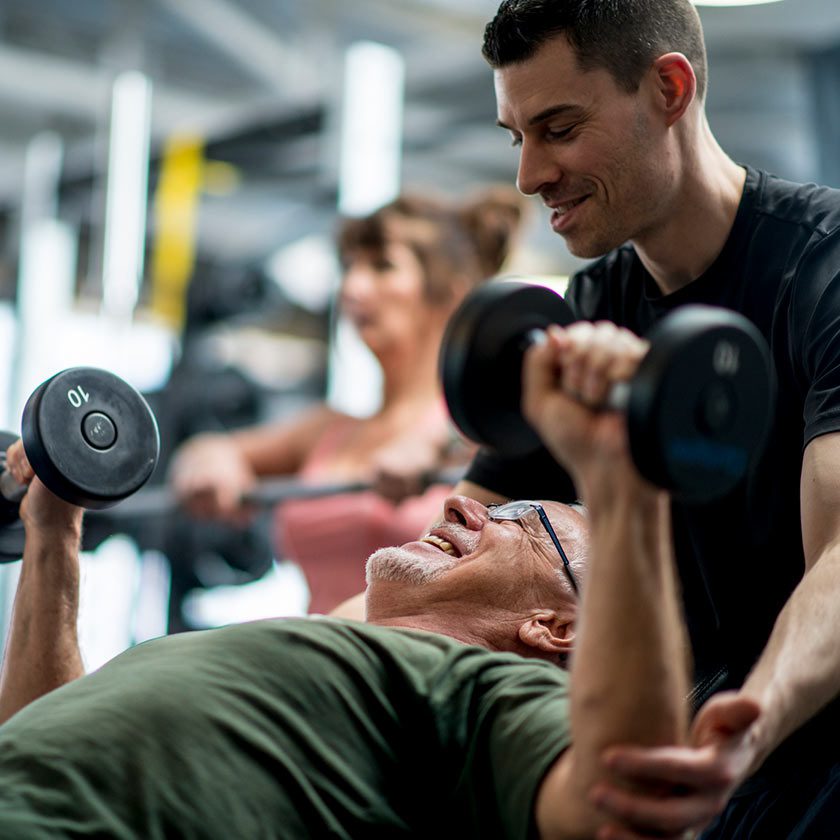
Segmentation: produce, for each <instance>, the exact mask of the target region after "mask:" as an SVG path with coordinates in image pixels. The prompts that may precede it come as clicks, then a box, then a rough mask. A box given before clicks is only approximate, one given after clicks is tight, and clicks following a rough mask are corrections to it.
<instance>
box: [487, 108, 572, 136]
mask: <svg viewBox="0 0 840 840" xmlns="http://www.w3.org/2000/svg"><path fill="white" fill-rule="evenodd" d="M582 111H583V109H582V108H581V107H580V105H552V106H551V107H550V108H545V109H544V110H542V111H540V112H539V114H534V116H533V117H531V119H530V120H528V125H538V124H539V123H541V122H545V121H546V120H550V119H552V118H553V117H557V116H561V115H562V116H565V115H566V114H569V113H581V112H582ZM496 125H497V126H498V127H499V128H506V129H507V130H508V131H513V130H514V129H512V128H511V127H510V126H509V125H506V124H505V123H503V122H502V121H501V120H496Z"/></svg>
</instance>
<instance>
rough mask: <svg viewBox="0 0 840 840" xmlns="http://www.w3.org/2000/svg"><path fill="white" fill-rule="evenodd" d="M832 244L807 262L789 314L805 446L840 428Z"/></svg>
mask: <svg viewBox="0 0 840 840" xmlns="http://www.w3.org/2000/svg"><path fill="white" fill-rule="evenodd" d="M828 244H829V243H826V245H828ZM830 244H832V245H833V247H824V248H821V249H818V253H817V254H816V255H813V256H812V257H811V258H810V259H809V260H807V261H805V263H804V264H803V267H802V269H801V272H800V277H799V279H798V284H797V285H798V287H799V290H798V292H797V294H796V297H795V300H794V306H793V307H792V314H791V317H792V323H791V333H790V334H791V337H792V350H793V353H794V358H796V356H797V355H798V356H799V365H798V366H797V367H798V369H799V372H800V375H801V376H802V379H803V381H804V383H805V401H804V406H803V420H804V425H805V428H804V439H803V446H806V445H807V444H808V443H809V442H810V441H811V440H813V439H814V438H815V437H818V436H820V435H824V434H828V433H830V432H836V431H840V243H830ZM803 286H805V287H806V288H805V291H804V293H803V291H802V287H803Z"/></svg>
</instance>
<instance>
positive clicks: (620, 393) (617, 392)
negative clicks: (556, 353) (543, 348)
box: [525, 327, 631, 411]
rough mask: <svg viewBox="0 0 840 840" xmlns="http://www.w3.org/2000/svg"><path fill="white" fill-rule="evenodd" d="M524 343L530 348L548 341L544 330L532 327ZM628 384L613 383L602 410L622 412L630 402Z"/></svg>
mask: <svg viewBox="0 0 840 840" xmlns="http://www.w3.org/2000/svg"><path fill="white" fill-rule="evenodd" d="M525 341H526V342H527V344H528V345H529V346H530V345H532V344H539V345H542V344H545V343H546V341H548V334H547V333H546V331H545V330H542V329H539V328H537V327H534V328H533V329H530V330H528V332H527V334H526V336H525ZM630 390H631V384H630V382H615V383H613V385H612V386H611V387H610V390H609V392H608V393H607V398H606V400H604V405H603V408H604V409H605V410H607V411H624V410H625V409H626V408H627V405H628V403H629V402H630Z"/></svg>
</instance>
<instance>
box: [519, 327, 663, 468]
mask: <svg viewBox="0 0 840 840" xmlns="http://www.w3.org/2000/svg"><path fill="white" fill-rule="evenodd" d="M647 350H648V344H647V342H646V341H644V340H642V339H640V338H638V337H637V336H636V335H634V334H633V333H631V332H630V331H629V330H627V329H624V328H623V327H618V326H616V325H615V324H613V323H611V322H609V321H599V322H597V323H594V324H593V323H589V322H585V321H578V322H576V323H574V324H572V325H570V326H568V327H556V326H553V327H549V329H548V330H547V340H546V341H545V342H544V343H538V344H535V345H533V346H532V347H530V348H529V349H528V351H527V352H526V354H525V360H524V367H523V391H522V394H523V396H522V409H523V413H524V415H525V418H526V419H527V420H528V422H529V423H531V425H532V426H533V427H534V428H535V429H536V430H537V433H538V434H539V435H540V437H541V438H542V440H543V442H544V443H545V445H546V446H547V447H548V448H549V450H551V452H552V454H553V455H554V456H555V457H556V458H557V459H558V460H559V461H560V462H561V463H562V464H564V465H565V466H566V467H567V469H569V470H570V472H572V473H573V474H576V473H578V472H579V471H580V470H581V469H586V468H587V467H588V466H589V465H590V464H591V462H593V461H598V462H601V463H606V462H607V461H614V460H615V459H619V460H621V459H623V460H624V461H628V460H629V456H628V449H627V434H626V420H625V418H624V416H623V415H622V414H620V413H618V412H614V411H604V410H603V407H604V403H605V401H606V399H607V395H608V394H609V392H610V389H611V388H612V386H613V385H614V384H615V383H617V382H622V381H625V380H627V379H629V378H630V377H631V376H632V375H633V374H634V373H635V371H636V368H637V367H638V365H639V362H640V361H641V359H642V358H643V356H644V355H645V353H647Z"/></svg>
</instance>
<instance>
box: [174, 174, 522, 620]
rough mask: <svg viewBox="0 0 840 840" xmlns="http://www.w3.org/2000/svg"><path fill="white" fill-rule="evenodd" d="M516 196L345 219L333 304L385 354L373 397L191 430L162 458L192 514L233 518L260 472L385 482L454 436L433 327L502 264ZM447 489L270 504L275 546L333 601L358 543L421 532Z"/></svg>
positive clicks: (503, 193) (487, 194) (324, 602)
mask: <svg viewBox="0 0 840 840" xmlns="http://www.w3.org/2000/svg"><path fill="white" fill-rule="evenodd" d="M523 209H524V206H523V203H522V198H521V196H519V194H518V193H517V192H516V191H515V190H513V189H512V188H507V187H493V188H488V189H486V190H483V191H481V192H479V193H477V194H476V195H475V196H473V197H472V198H471V199H470V200H468V201H466V202H463V203H455V202H453V201H451V200H448V199H444V198H438V197H434V196H431V195H425V194H419V193H406V194H404V195H402V196H400V197H399V198H397V199H396V200H394V201H393V202H391V203H390V204H387V205H385V206H384V207H382V208H380V209H379V210H377V211H376V212H374V213H372V214H371V215H369V216H366V217H363V218H358V219H347V220H345V221H344V222H343V224H342V226H341V229H340V231H339V236H338V250H339V255H340V258H341V262H342V268H343V279H342V283H341V291H340V300H339V305H340V308H341V311H342V313H343V314H344V315H345V317H347V318H348V319H349V320H350V321H351V322H352V323H353V324H354V326H355V328H356V330H357V331H358V333H359V335H360V337H361V339H362V341H363V342H364V343H365V344H366V345H367V347H368V348H369V349H370V350H371V352H372V353H373V355H374V356H375V357H376V359H377V361H378V363H379V365H380V366H381V368H382V374H383V394H382V404H381V408H380V409H379V410H378V411H377V412H376V413H375V414H374V415H372V416H370V417H366V418H357V417H353V416H350V415H347V414H343V413H341V412H338V411H336V410H334V409H332V408H330V407H329V406H328V405H326V404H321V405H318V406H316V407H315V408H313V409H311V410H309V411H307V412H306V413H304V414H303V415H302V416H299V417H298V418H296V419H293V420H291V421H284V422H283V423H278V424H272V425H264V426H258V427H254V428H248V429H242V430H237V431H234V432H231V433H227V434H221V435H220V434H202V435H198V436H196V437H194V438H191V439H190V440H188V441H186V442H185V443H184V444H182V446H181V447H180V448H179V450H178V452H176V454H175V457H174V459H173V464H172V468H171V472H170V480H171V483H172V485H173V488H174V490H175V493H176V496H177V497H178V499H179V500H180V502H181V504H182V505H183V506H185V507H186V508H187V509H188V510H189V511H190V512H191V513H193V514H194V515H196V516H199V517H206V518H217V519H222V520H226V521H231V522H242V521H243V519H244V518H245V517H246V516H247V511H246V510H244V509H243V507H242V504H241V499H242V497H243V495H244V494H245V493H247V492H248V491H249V490H250V489H251V488H253V486H254V485H255V484H256V482H257V481H258V480H259V479H260V478H262V477H268V476H281V475H295V476H297V477H298V478H299V479H300V480H301V481H302V482H307V483H313V484H322V483H335V482H345V481H346V482H351V481H366V482H374V480H376V481H377V485H378V486H379V487H380V489H382V488H386V489H387V481H386V479H385V478H383V476H385V477H387V476H388V475H394V474H398V473H400V472H405V473H411V472H412V469H411V467H412V463H417V464H428V463H440V462H441V461H442V460H445V459H444V457H443V455H444V453H445V451H446V449H447V447H449V446H450V445H451V443H452V441H453V439H455V436H454V434H453V428H452V425H451V421H450V420H449V417H448V413H447V410H446V406H445V403H444V401H443V397H442V393H441V387H440V383H439V379H438V369H437V365H438V353H439V348H440V342H441V338H442V336H443V332H444V329H445V327H446V323H447V321H448V319H449V316H450V315H451V314H452V312H453V311H454V309H455V308H456V307H457V306H458V304H459V303H460V302H461V300H462V299H463V297H464V295H465V294H466V293H467V292H468V291H469V290H470V289H471V288H473V287H474V286H475V285H477V284H478V283H481V282H482V281H483V280H485V279H488V278H490V277H492V276H493V275H495V274H497V273H498V272H499V271H500V269H501V268H502V266H503V264H504V262H505V260H506V258H507V256H508V253H509V250H510V248H511V245H512V242H513V238H514V235H515V233H516V232H517V230H518V228H519V226H520V224H521V221H522V215H523ZM468 454H469V452H468V451H465V452H464V453H463V460H464V463H466V460H467V456H468ZM397 484H399V482H397ZM449 489H450V488H449V487H448V486H442V485H435V486H432V487H429V488H426V489H425V490H424V491H422V492H419V495H415V496H412V497H409V498H405V499H403V500H402V501H392V500H391V499H389V498H386V497H385V496H384V495H380V494H379V493H376V492H373V491H364V492H358V493H352V494H350V493H347V494H341V495H335V496H327V497H322V498H318V499H309V500H299V501H287V502H284V503H283V504H282V505H279V506H278V508H277V512H276V517H275V530H276V543H277V553H278V556H282V557H283V558H285V559H290V560H293V561H294V562H296V563H297V564H298V565H299V566H300V567H301V569H302V570H303V573H304V575H305V577H306V580H307V583H308V585H309V590H310V597H311V600H310V605H309V611H310V612H316V613H325V612H328V611H329V610H331V609H332V608H333V607H335V606H336V605H337V604H339V603H340V602H342V601H344V600H345V599H346V598H348V597H350V596H352V595H355V594H357V593H358V592H360V591H362V589H364V571H365V561H366V559H367V557H368V556H369V555H370V554H371V553H372V552H373V551H374V550H375V549H377V548H380V547H381V546H383V545H400V544H402V543H404V542H407V541H409V540H411V539H415V538H417V537H418V536H419V535H420V533H422V531H423V529H424V528H425V527H426V526H428V524H429V523H430V522H431V521H433V520H434V518H435V517H436V516H438V515H439V513H440V510H441V507H442V502H443V499H444V498H445V497H446V495H447V493H448V492H449ZM418 490H420V488H418ZM399 492H400V491H399V490H395V491H394V493H393V495H399Z"/></svg>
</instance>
